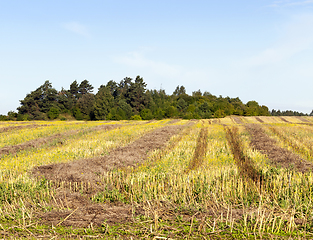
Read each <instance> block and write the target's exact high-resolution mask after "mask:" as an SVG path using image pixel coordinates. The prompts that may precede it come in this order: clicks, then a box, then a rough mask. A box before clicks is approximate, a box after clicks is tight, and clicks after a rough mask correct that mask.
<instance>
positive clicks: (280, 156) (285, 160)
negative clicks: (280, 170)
mask: <svg viewBox="0 0 313 240" xmlns="http://www.w3.org/2000/svg"><path fill="white" fill-rule="evenodd" d="M245 127H246V129H247V130H248V131H249V133H250V135H251V146H252V147H253V148H255V149H256V150H259V151H260V152H262V153H263V154H265V155H267V157H268V158H269V160H270V161H271V163H272V164H273V165H275V166H278V167H284V168H294V169H295V170H297V171H300V172H306V171H312V169H313V164H312V163H310V162H308V161H306V160H304V159H302V158H301V157H300V156H298V155H297V154H295V153H293V152H291V151H289V150H287V149H284V148H281V147H279V146H278V145H277V142H276V141H275V140H274V139H272V138H270V137H269V136H268V135H267V134H266V133H265V132H264V131H263V129H262V128H261V126H259V125H257V124H249V125H246V126H245Z"/></svg>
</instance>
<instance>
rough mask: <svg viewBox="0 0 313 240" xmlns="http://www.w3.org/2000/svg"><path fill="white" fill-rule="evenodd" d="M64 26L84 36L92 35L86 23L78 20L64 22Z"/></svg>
mask: <svg viewBox="0 0 313 240" xmlns="http://www.w3.org/2000/svg"><path fill="white" fill-rule="evenodd" d="M63 27H64V28H65V29H67V30H69V31H71V32H73V33H76V34H79V35H82V36H84V37H90V33H89V31H88V29H87V27H86V26H85V25H82V24H80V23H78V22H68V23H65V24H63Z"/></svg>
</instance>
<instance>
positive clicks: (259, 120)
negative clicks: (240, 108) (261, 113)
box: [255, 117, 264, 123]
mask: <svg viewBox="0 0 313 240" xmlns="http://www.w3.org/2000/svg"><path fill="white" fill-rule="evenodd" d="M255 119H256V120H257V121H258V122H260V123H264V121H263V120H262V119H261V118H259V117H255Z"/></svg>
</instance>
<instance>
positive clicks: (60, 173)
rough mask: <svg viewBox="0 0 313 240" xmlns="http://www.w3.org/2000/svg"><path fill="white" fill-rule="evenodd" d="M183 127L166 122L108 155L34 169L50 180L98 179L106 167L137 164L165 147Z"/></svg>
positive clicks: (105, 170) (113, 167)
mask: <svg viewBox="0 0 313 240" xmlns="http://www.w3.org/2000/svg"><path fill="white" fill-rule="evenodd" d="M181 129H182V126H165V127H163V128H161V129H157V130H154V131H153V132H150V133H148V134H146V135H145V136H143V137H142V138H140V139H138V140H136V141H135V142H133V143H131V144H129V145H127V146H125V147H121V148H117V149H114V150H113V151H111V152H110V153H109V155H108V156H104V157H99V158H93V159H82V160H79V161H75V162H70V163H60V164H52V165H46V166H40V167H37V168H35V169H34V171H33V173H34V174H35V175H36V176H43V177H45V178H46V179H49V180H60V181H71V182H81V181H88V182H98V181H100V179H99V176H100V175H101V174H103V173H105V172H107V171H110V170H113V169H117V168H126V167H135V166H136V165H137V164H139V163H141V162H143V161H144V160H145V159H146V156H147V153H148V152H149V151H152V150H154V149H159V148H161V147H164V146H165V144H166V143H167V141H168V140H169V139H170V138H171V136H173V135H174V134H177V133H178V132H179V131H180V130H181Z"/></svg>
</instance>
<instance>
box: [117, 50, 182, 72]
mask: <svg viewBox="0 0 313 240" xmlns="http://www.w3.org/2000/svg"><path fill="white" fill-rule="evenodd" d="M114 60H115V61H116V62H118V63H122V64H124V65H127V66H131V67H136V68H144V69H148V70H150V71H152V72H153V73H155V74H158V75H162V76H167V77H175V76H178V75H180V73H181V71H182V68H181V67H180V66H178V65H170V64H167V63H164V62H158V61H153V60H150V59H147V58H146V57H145V56H144V54H143V53H141V52H129V53H128V54H126V55H125V56H119V57H115V59H114Z"/></svg>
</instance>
